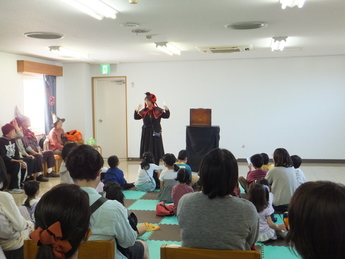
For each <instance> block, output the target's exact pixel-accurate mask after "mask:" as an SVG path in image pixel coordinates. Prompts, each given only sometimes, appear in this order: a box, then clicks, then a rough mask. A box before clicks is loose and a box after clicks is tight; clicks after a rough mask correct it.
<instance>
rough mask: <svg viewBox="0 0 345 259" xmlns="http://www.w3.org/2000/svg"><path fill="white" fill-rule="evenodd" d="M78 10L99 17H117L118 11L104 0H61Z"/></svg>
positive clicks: (99, 18)
mask: <svg viewBox="0 0 345 259" xmlns="http://www.w3.org/2000/svg"><path fill="white" fill-rule="evenodd" d="M61 1H64V2H65V3H67V4H69V5H71V6H73V7H74V8H77V9H78V10H80V11H82V12H84V13H86V14H88V15H90V16H92V17H94V18H96V19H98V20H102V19H103V17H106V18H112V19H115V18H116V14H117V13H118V11H117V10H116V9H114V8H113V7H111V6H110V5H108V4H106V3H104V2H103V1H102V0H61Z"/></svg>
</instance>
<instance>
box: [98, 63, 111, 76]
mask: <svg viewBox="0 0 345 259" xmlns="http://www.w3.org/2000/svg"><path fill="white" fill-rule="evenodd" d="M100 68H101V74H102V75H104V74H110V65H101V66H100Z"/></svg>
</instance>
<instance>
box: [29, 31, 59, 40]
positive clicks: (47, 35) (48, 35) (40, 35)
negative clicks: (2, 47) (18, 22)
mask: <svg viewBox="0 0 345 259" xmlns="http://www.w3.org/2000/svg"><path fill="white" fill-rule="evenodd" d="M24 35H25V36H26V37H28V38H33V39H41V40H56V39H61V38H62V37H63V35H62V34H60V33H55V32H45V31H36V32H26V33H24Z"/></svg>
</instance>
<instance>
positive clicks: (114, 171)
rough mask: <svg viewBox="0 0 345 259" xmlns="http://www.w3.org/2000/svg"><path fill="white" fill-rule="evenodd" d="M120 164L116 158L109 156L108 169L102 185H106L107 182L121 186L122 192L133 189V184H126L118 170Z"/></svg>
mask: <svg viewBox="0 0 345 259" xmlns="http://www.w3.org/2000/svg"><path fill="white" fill-rule="evenodd" d="M119 164H120V162H119V158H118V157H117V156H110V157H109V158H108V165H109V166H110V168H109V169H108V170H107V172H106V173H105V177H104V179H103V183H104V184H106V183H107V182H108V181H111V182H115V183H117V184H118V185H120V186H121V188H122V189H123V190H127V189H129V188H132V187H134V183H127V181H126V179H125V177H124V175H123V171H122V170H121V169H119V168H118V166H119Z"/></svg>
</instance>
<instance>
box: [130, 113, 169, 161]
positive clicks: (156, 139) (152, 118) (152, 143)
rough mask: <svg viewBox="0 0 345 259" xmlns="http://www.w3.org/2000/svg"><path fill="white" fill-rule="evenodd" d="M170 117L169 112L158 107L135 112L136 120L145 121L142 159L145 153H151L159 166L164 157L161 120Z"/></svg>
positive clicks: (142, 137)
mask: <svg viewBox="0 0 345 259" xmlns="http://www.w3.org/2000/svg"><path fill="white" fill-rule="evenodd" d="M169 117H170V111H169V110H163V109H161V108H159V107H157V106H153V107H152V108H151V109H149V108H147V107H146V108H144V109H142V110H140V111H139V112H136V111H135V112H134V119H136V120H140V119H143V123H144V125H143V127H142V132H141V142H140V157H141V156H142V155H143V153H144V152H151V153H152V154H153V156H154V159H155V164H157V165H158V164H159V160H160V159H161V158H162V157H163V155H164V148H163V140H162V127H161V118H164V119H168V118H169ZM154 133H155V134H154ZM156 133H159V134H156ZM154 135H156V136H154ZM157 135H158V136H157Z"/></svg>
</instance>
